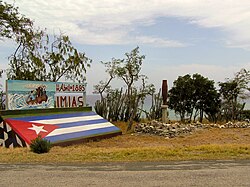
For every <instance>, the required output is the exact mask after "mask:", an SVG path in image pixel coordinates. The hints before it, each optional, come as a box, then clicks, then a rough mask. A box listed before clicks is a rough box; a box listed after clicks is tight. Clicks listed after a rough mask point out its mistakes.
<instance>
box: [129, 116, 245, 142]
mask: <svg viewBox="0 0 250 187" xmlns="http://www.w3.org/2000/svg"><path fill="white" fill-rule="evenodd" d="M205 128H250V123H249V122H235V123H233V122H228V123H226V124H224V125H220V124H203V123H199V122H196V123H190V124H181V123H172V124H166V123H162V122H159V121H155V120H153V121H150V122H148V123H139V124H137V125H136V126H135V128H134V131H135V132H136V133H146V134H153V135H158V136H164V137H167V138H174V137H177V136H180V135H185V134H191V133H192V132H193V131H195V130H198V129H205Z"/></svg>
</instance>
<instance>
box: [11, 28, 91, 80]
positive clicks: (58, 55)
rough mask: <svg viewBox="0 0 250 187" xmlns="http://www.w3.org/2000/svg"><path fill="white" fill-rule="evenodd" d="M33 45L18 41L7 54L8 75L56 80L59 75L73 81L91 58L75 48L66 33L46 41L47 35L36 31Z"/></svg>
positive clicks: (82, 75)
mask: <svg viewBox="0 0 250 187" xmlns="http://www.w3.org/2000/svg"><path fill="white" fill-rule="evenodd" d="M33 42H34V44H35V45H33V46H27V45H25V44H24V45H23V44H21V45H19V47H18V48H17V50H16V51H15V53H14V54H13V55H12V56H11V57H10V64H9V65H10V69H9V70H8V73H7V76H8V78H9V79H19V80H40V81H54V82H56V81H59V79H60V78H62V77H63V76H64V77H65V78H66V79H69V80H73V81H75V80H76V81H79V82H81V81H83V80H84V79H85V77H84V74H83V73H85V72H86V66H87V67H89V66H90V63H91V60H90V59H89V58H88V57H86V55H85V53H82V52H79V51H78V50H77V49H76V48H75V47H74V46H73V45H72V43H71V41H70V39H69V37H68V36H65V35H60V36H55V37H54V40H53V41H52V42H50V38H49V36H48V35H45V34H43V33H41V32H40V33H37V34H36V35H35V37H34V38H33Z"/></svg>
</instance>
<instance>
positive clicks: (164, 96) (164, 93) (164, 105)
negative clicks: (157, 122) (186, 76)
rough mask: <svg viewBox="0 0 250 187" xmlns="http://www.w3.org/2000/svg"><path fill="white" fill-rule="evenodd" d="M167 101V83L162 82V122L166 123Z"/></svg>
mask: <svg viewBox="0 0 250 187" xmlns="http://www.w3.org/2000/svg"><path fill="white" fill-rule="evenodd" d="M167 99H168V82H167V80H163V81H162V102H163V103H162V105H161V109H162V122H163V123H167V122H168V121H169V120H168V105H167Z"/></svg>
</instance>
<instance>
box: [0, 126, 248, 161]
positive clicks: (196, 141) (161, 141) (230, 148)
mask: <svg viewBox="0 0 250 187" xmlns="http://www.w3.org/2000/svg"><path fill="white" fill-rule="evenodd" d="M116 125H117V126H119V127H120V128H121V129H122V130H123V132H124V131H125V129H126V128H125V124H124V123H117V124H116ZM204 159H206V160H207V159H250V129H206V130H200V131H197V132H195V133H193V134H192V135H188V136H181V137H177V138H173V139H165V138H164V137H158V136H150V135H137V134H123V135H122V136H117V137H114V138H110V139H105V140H100V141H98V142H89V143H84V144H80V145H74V146H68V147H58V146H55V147H53V148H52V149H51V151H50V152H49V153H46V154H41V155H39V154H35V153H32V152H31V151H30V150H29V149H28V148H15V149H7V148H0V162H1V163H20V162H22V163H85V162H114V161H115V162H119V161H162V160H204Z"/></svg>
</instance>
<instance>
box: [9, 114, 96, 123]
mask: <svg viewBox="0 0 250 187" xmlns="http://www.w3.org/2000/svg"><path fill="white" fill-rule="evenodd" d="M93 115H97V114H96V113H95V112H77V113H69V114H53V115H49V116H27V117H20V118H10V119H15V120H21V121H36V120H48V119H58V118H70V117H80V116H93Z"/></svg>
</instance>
